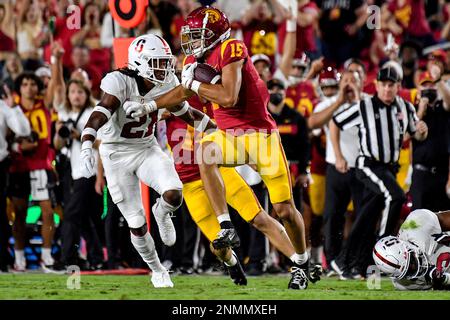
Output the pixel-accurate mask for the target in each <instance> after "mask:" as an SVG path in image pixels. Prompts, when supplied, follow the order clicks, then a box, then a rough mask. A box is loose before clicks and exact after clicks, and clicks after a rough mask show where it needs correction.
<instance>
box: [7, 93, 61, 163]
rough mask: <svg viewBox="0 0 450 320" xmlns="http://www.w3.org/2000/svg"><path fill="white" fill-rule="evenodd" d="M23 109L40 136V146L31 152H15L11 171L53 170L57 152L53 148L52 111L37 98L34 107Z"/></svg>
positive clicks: (33, 129)
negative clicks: (24, 153) (25, 153)
mask: <svg viewBox="0 0 450 320" xmlns="http://www.w3.org/2000/svg"><path fill="white" fill-rule="evenodd" d="M22 111H23V113H24V114H25V116H26V117H27V118H28V121H30V126H31V131H34V132H35V133H36V134H37V137H38V147H37V149H36V150H35V151H34V152H32V153H31V154H29V155H28V154H27V155H23V154H17V153H14V154H13V161H12V165H11V167H10V168H11V169H10V170H11V172H25V171H33V170H42V169H44V170H51V169H52V161H53V160H54V159H55V152H54V150H53V149H52V148H51V129H52V120H51V114H50V111H49V110H48V109H47V108H46V107H45V105H44V101H43V100H41V99H40V100H37V101H36V104H35V105H34V107H33V109H31V110H26V109H24V108H23V107H22Z"/></svg>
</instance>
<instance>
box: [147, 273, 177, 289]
mask: <svg viewBox="0 0 450 320" xmlns="http://www.w3.org/2000/svg"><path fill="white" fill-rule="evenodd" d="M151 281H152V284H153V286H154V287H155V288H173V282H172V280H171V279H170V275H169V272H167V271H163V272H155V271H153V272H152V278H151Z"/></svg>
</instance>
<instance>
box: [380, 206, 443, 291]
mask: <svg viewBox="0 0 450 320" xmlns="http://www.w3.org/2000/svg"><path fill="white" fill-rule="evenodd" d="M449 231H450V211H443V212H438V213H434V212H432V211H430V210H426V209H418V210H414V211H413V212H411V213H410V214H409V215H408V217H407V218H406V220H405V222H403V224H402V226H401V228H400V231H399V233H398V236H397V237H393V236H389V237H384V238H382V239H380V240H379V241H378V242H377V243H376V245H375V247H374V249H373V259H374V260H375V263H376V264H377V266H378V268H379V269H380V270H381V271H382V272H384V273H386V274H387V275H388V276H390V277H391V278H392V282H393V284H394V287H395V288H397V289H399V290H428V289H431V288H433V289H435V290H450V273H449V272H450V232H449Z"/></svg>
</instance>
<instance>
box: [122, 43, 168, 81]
mask: <svg viewBox="0 0 450 320" xmlns="http://www.w3.org/2000/svg"><path fill="white" fill-rule="evenodd" d="M175 65H176V58H175V57H174V56H173V55H172V50H171V49H170V46H169V44H168V43H167V42H166V41H165V40H164V39H163V38H161V37H159V36H157V35H154V34H146V35H143V36H140V37H137V38H136V39H134V40H133V42H132V43H131V44H130V46H129V47H128V68H129V69H131V70H136V71H137V72H138V75H139V76H141V77H143V78H145V79H147V80H150V81H152V82H153V83H156V84H164V83H168V82H169V81H170V80H171V77H172V76H173V75H174V73H175Z"/></svg>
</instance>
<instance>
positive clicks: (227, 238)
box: [212, 228, 241, 250]
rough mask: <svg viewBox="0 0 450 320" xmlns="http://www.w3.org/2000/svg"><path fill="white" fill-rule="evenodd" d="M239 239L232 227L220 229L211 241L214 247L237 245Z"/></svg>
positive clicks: (222, 247)
mask: <svg viewBox="0 0 450 320" xmlns="http://www.w3.org/2000/svg"><path fill="white" fill-rule="evenodd" d="M240 244H241V241H240V240H239V236H238V235H237V233H236V230H235V229H234V228H230V229H222V230H220V231H219V233H218V234H217V239H215V240H214V241H213V242H212V245H213V247H214V249H216V250H218V249H224V248H235V247H239V246H240Z"/></svg>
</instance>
